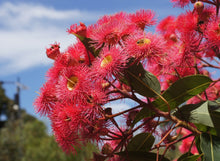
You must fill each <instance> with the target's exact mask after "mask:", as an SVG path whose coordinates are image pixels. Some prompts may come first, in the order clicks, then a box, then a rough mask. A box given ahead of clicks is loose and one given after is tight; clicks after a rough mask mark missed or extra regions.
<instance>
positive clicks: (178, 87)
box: [152, 75, 212, 111]
mask: <svg viewBox="0 0 220 161" xmlns="http://www.w3.org/2000/svg"><path fill="white" fill-rule="evenodd" d="M210 83H212V80H211V79H210V78H209V77H207V76H204V75H191V76H187V77H184V78H181V79H179V80H178V81H176V82H175V83H173V84H172V85H171V86H170V87H169V88H168V89H167V90H166V91H165V92H164V93H163V94H162V97H163V98H164V99H165V100H166V101H167V103H168V104H169V106H170V110H172V109H174V108H176V107H177V106H179V105H181V104H182V103H184V102H185V101H187V100H188V99H190V98H192V97H193V96H195V95H197V94H199V93H201V92H203V91H204V90H205V89H206V88H207V87H208V86H209V85H210ZM167 103H166V102H164V100H163V99H162V98H161V97H158V98H157V99H156V100H155V101H153V102H152V104H153V105H154V106H155V107H157V108H159V109H160V110H162V111H168V107H167Z"/></svg>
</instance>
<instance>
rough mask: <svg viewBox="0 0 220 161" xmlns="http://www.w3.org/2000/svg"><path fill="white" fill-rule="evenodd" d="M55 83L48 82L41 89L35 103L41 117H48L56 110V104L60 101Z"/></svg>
mask: <svg viewBox="0 0 220 161" xmlns="http://www.w3.org/2000/svg"><path fill="white" fill-rule="evenodd" d="M55 86H56V84H55V83H54V82H51V81H48V82H47V83H46V84H45V85H44V86H43V87H41V89H40V95H39V96H38V97H37V98H36V99H35V101H34V107H35V110H36V112H37V113H40V115H48V114H50V113H51V111H52V110H53V109H54V105H55V103H56V102H57V101H58V99H57V97H56V95H55Z"/></svg>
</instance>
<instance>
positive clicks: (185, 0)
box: [171, 0, 190, 8]
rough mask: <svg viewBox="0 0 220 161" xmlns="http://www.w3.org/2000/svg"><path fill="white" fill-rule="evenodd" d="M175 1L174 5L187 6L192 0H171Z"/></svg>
mask: <svg viewBox="0 0 220 161" xmlns="http://www.w3.org/2000/svg"><path fill="white" fill-rule="evenodd" d="M171 2H172V3H174V7H181V8H183V7H185V6H187V5H188V4H189V2H190V0H171Z"/></svg>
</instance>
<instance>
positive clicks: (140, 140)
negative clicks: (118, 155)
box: [127, 133, 155, 152]
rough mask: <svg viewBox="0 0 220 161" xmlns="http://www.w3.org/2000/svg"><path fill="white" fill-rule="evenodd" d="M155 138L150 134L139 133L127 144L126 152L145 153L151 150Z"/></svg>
mask: <svg viewBox="0 0 220 161" xmlns="http://www.w3.org/2000/svg"><path fill="white" fill-rule="evenodd" d="M154 141H155V138H154V137H153V136H152V135H151V134H150V133H140V134H138V135H136V136H134V137H133V138H132V139H131V141H130V142H129V143H128V146H127V150H128V151H143V152H147V151H149V150H150V149H151V147H152V146H153V144H154Z"/></svg>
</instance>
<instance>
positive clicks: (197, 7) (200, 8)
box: [194, 1, 204, 13]
mask: <svg viewBox="0 0 220 161" xmlns="http://www.w3.org/2000/svg"><path fill="white" fill-rule="evenodd" d="M194 9H195V10H196V11H197V12H198V13H201V12H202V11H203V9H204V4H203V2H201V1H198V2H196V3H195V4H194Z"/></svg>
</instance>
